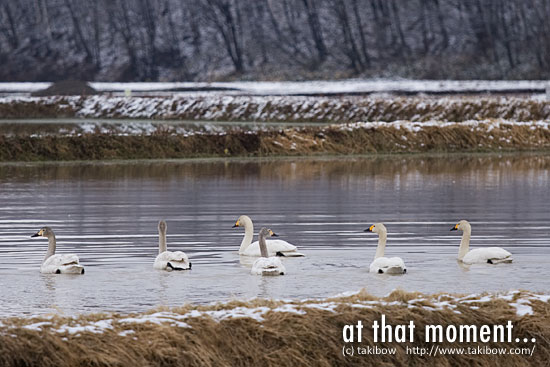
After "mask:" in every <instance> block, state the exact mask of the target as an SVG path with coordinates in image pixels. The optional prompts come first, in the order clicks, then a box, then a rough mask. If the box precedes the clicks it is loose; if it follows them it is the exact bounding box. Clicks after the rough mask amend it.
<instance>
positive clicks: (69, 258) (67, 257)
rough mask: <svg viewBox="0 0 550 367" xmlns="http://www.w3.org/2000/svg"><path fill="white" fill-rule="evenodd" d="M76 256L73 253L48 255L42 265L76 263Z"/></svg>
mask: <svg viewBox="0 0 550 367" xmlns="http://www.w3.org/2000/svg"><path fill="white" fill-rule="evenodd" d="M78 261H79V260H78V256H76V255H75V254H59V255H53V256H50V257H49V258H48V259H47V260H46V261H45V262H44V264H43V265H42V266H64V265H77V264H78Z"/></svg>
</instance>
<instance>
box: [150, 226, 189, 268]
mask: <svg viewBox="0 0 550 367" xmlns="http://www.w3.org/2000/svg"><path fill="white" fill-rule="evenodd" d="M158 228H159V254H158V255H157V258H156V259H155V264H154V265H153V268H155V269H157V270H168V271H172V270H189V269H191V263H190V262H189V258H188V257H187V255H186V254H185V252H182V251H166V229H167V228H168V226H167V225H166V222H165V221H163V220H161V221H159V226H158Z"/></svg>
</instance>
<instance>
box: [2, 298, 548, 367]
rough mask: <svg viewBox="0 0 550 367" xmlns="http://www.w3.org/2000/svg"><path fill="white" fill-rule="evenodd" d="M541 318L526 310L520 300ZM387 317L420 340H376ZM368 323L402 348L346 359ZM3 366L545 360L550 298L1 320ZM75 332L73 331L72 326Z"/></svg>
mask: <svg viewBox="0 0 550 367" xmlns="http://www.w3.org/2000/svg"><path fill="white" fill-rule="evenodd" d="M519 303H521V304H523V305H527V306H528V307H529V308H530V310H531V314H528V315H523V316H519V315H518V308H517V305H518V304H519ZM382 314H384V315H385V317H386V320H388V322H389V323H390V324H392V325H398V324H408V323H409V322H410V321H413V322H414V323H415V326H416V331H415V341H414V342H413V343H396V342H395V341H394V342H391V343H381V342H378V343H375V342H374V340H373V333H372V329H371V325H372V323H373V322H374V321H375V320H378V321H380V318H381V315H382ZM358 320H361V321H362V322H363V324H364V325H365V327H364V330H363V339H362V341H361V343H351V344H348V345H355V346H363V347H367V346H379V347H384V348H396V350H395V354H389V355H363V356H358V355H355V356H353V357H349V356H347V357H344V356H342V347H343V346H344V344H345V343H344V341H343V338H342V330H343V327H344V326H345V325H350V324H356V323H357V321H358ZM508 320H510V321H511V322H512V324H513V326H514V329H513V330H514V331H513V333H514V337H520V338H529V339H531V338H535V339H536V343H535V344H536V348H535V350H534V353H533V355H532V356H527V355H494V354H491V355H487V354H479V355H459V354H450V355H438V356H419V355H414V354H407V353H406V348H407V347H412V346H414V347H425V348H431V345H432V344H431V343H426V342H425V341H424V331H423V330H424V326H425V325H428V324H440V325H443V326H444V327H446V326H448V325H464V324H467V325H476V326H478V327H480V326H481V325H503V324H506V323H507V321H508ZM1 321H2V322H1V324H0V325H1V326H0V364H1V365H2V366H57V367H63V366H71V367H72V366H136V365H139V366H141V365H147V366H176V365H177V366H180V365H183V366H257V365H266V366H348V365H358V366H372V365H381V366H385V365H388V366H390V365H391V366H425V365H427V366H451V365H453V366H454V365H465V364H467V365H475V366H494V365H501V366H527V365H532V366H540V365H545V364H546V363H547V361H548V360H549V358H550V342H549V341H550V303H549V302H548V297H545V296H540V295H537V294H533V293H530V292H526V291H521V292H511V293H508V294H505V295H502V294H501V295H498V294H497V295H477V296H472V295H470V296H461V295H453V294H435V295H423V294H420V293H408V292H404V291H394V292H393V293H392V294H390V295H389V296H387V297H383V298H377V297H373V296H371V295H369V294H367V293H366V292H365V291H361V292H359V293H357V294H354V295H351V296H347V297H338V298H329V299H323V300H317V301H316V300H308V301H292V302H291V301H284V302H283V301H275V300H262V299H255V300H252V301H249V302H244V301H231V302H228V303H219V304H216V305H208V306H192V305H186V306H183V307H179V308H174V309H167V308H162V309H157V310H153V311H150V312H147V313H144V314H130V315H121V314H88V315H81V316H78V317H61V316H52V317H34V318H9V319H3V320H1ZM71 328H72V329H71ZM438 345H439V346H440V347H449V346H454V347H467V346H470V347H477V346H484V347H485V346H487V347H490V348H495V347H504V348H510V347H520V348H521V347H530V348H532V346H533V345H534V344H533V343H532V342H531V341H529V342H527V343H524V342H519V343H517V342H515V341H513V342H512V343H508V342H505V343H501V342H493V341H491V342H488V343H448V342H443V343H438Z"/></svg>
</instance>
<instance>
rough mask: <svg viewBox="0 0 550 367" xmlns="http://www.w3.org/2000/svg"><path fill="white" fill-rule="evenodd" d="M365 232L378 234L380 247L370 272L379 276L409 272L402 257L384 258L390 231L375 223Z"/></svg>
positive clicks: (377, 249) (377, 248)
mask: <svg viewBox="0 0 550 367" xmlns="http://www.w3.org/2000/svg"><path fill="white" fill-rule="evenodd" d="M365 232H373V233H378V247H376V254H375V255H374V261H373V262H372V263H371V264H370V267H369V271H370V272H371V273H379V274H404V273H406V272H407V268H406V267H405V263H404V262H403V259H401V258H400V257H384V249H385V248H386V239H387V237H388V231H387V229H386V226H385V225H383V224H382V223H374V224H373V225H372V226H370V227H369V228H367V229H365Z"/></svg>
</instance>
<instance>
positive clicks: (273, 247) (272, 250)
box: [242, 240, 297, 256]
mask: <svg viewBox="0 0 550 367" xmlns="http://www.w3.org/2000/svg"><path fill="white" fill-rule="evenodd" d="M265 242H266V245H267V251H268V252H269V255H270V256H273V255H275V254H276V253H277V252H282V253H285V252H294V251H296V249H297V247H296V246H294V245H293V244H290V243H288V242H286V241H283V240H266V241H265ZM242 255H246V256H261V255H260V244H259V243H258V241H255V242H252V243H251V244H250V246H248V247H247V248H246V250H245V251H244V253H242Z"/></svg>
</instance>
